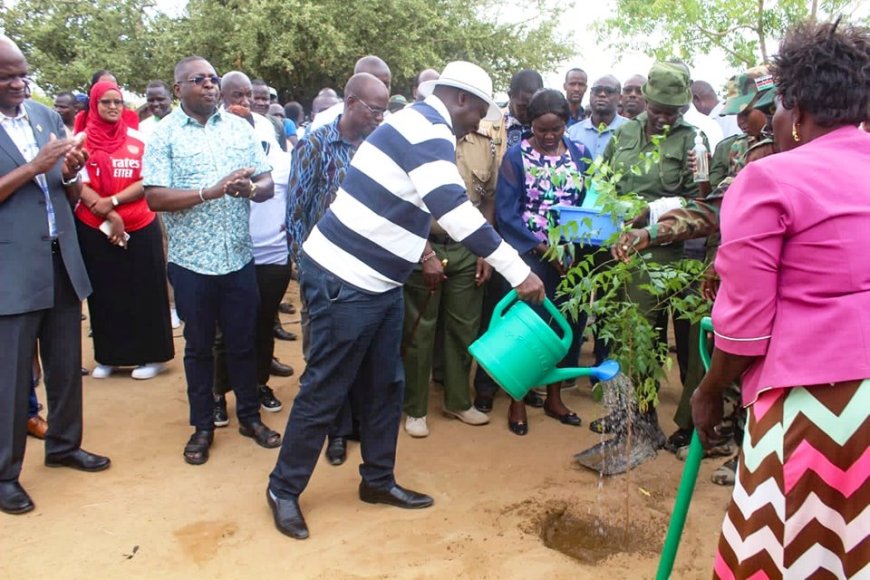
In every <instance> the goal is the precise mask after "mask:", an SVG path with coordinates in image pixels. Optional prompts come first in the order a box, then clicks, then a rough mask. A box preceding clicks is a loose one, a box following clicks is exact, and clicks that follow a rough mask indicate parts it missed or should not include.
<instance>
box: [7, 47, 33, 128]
mask: <svg viewBox="0 0 870 580" xmlns="http://www.w3.org/2000/svg"><path fill="white" fill-rule="evenodd" d="M0 69H2V74H3V76H4V77H6V78H5V79H4V82H3V83H2V84H0V111H2V112H3V113H4V114H5V115H6V116H7V117H14V116H15V115H17V114H18V108H19V107H20V106H21V103H23V102H24V100H25V99H26V98H27V97H28V96H29V95H30V87H29V86H28V84H27V60H26V59H25V58H24V54H23V53H22V52H21V50H20V49H19V48H18V45H17V44H15V43H14V42H13V41H12V39H11V38H9V37H8V36H3V35H0Z"/></svg>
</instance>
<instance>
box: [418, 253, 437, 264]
mask: <svg viewBox="0 0 870 580" xmlns="http://www.w3.org/2000/svg"><path fill="white" fill-rule="evenodd" d="M434 257H435V252H429V253H428V254H423V257H422V258H420V263H421V264H425V263H426V262H427V261H429V260H431V259H432V258H434Z"/></svg>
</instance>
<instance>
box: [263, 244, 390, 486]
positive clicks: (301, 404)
mask: <svg viewBox="0 0 870 580" xmlns="http://www.w3.org/2000/svg"><path fill="white" fill-rule="evenodd" d="M300 265H301V266H302V268H301V269H302V270H303V271H304V272H305V275H304V276H303V277H302V281H301V282H302V293H303V296H304V297H305V302H306V303H307V304H308V315H309V317H310V324H311V350H310V353H309V356H308V364H307V366H306V367H305V372H303V373H302V376H301V377H300V379H299V382H300V387H299V394H298V395H296V400H295V401H294V402H293V408H292V409H291V411H290V417H289V419H288V420H287V429H286V431H285V433H284V441H283V443H282V444H281V453H280V455H279V456H278V463H277V464H276V465H275V469H274V470H273V471H272V474H271V476H270V478H269V480H270V481H269V487H270V489H271V490H272V492H273V493H274V494H275V495H276V496H278V497H284V498H289V497H294V498H295V497H298V496H299V495H300V494H301V493H302V492H303V491H304V490H305V487H306V486H307V485H308V481H309V479H310V478H311V474H312V473H313V472H314V467H315V465H316V464H317V459H318V457H319V455H320V451H321V449H322V448H323V443H324V442H325V440H326V436H327V433H328V432H329V430H330V427H331V426H332V424H333V422H334V421H335V419H336V417H337V416H338V413H339V411H340V410H341V408H342V406H343V405H344V403H345V401H346V400H347V397H348V394H350V395H351V398H352V400H353V402H354V410H355V412H356V413H357V416H358V418H359V424H360V447H361V451H362V459H363V464H362V465H361V466H360V470H359V471H360V475H361V476H362V479H363V481H365V482H366V484H368V485H370V486H373V487H377V488H389V487H391V486H392V485H394V484H395V479H394V475H393V468H394V467H395V463H396V440H397V438H398V436H399V422H400V420H401V416H402V393H403V392H404V386H405V379H404V372H403V370H402V364H401V363H402V361H401V358H400V356H399V349H400V342H401V339H402V318H403V316H404V304H403V301H402V289H401V288H394V289H392V290H389V291H387V292H384V293H382V294H369V293H366V292H362V291H360V290H358V289H356V288H354V287H353V286H350V285H348V284H346V283H345V282H343V281H342V280H341V279H340V278H338V277H337V276H335V275H333V274H331V273H329V272H327V271H325V270H323V269H322V268H321V267H320V266H318V265H317V264H315V263H314V262H312V261H311V260H309V259H307V258H306V257H305V256H302V257H301V258H300Z"/></svg>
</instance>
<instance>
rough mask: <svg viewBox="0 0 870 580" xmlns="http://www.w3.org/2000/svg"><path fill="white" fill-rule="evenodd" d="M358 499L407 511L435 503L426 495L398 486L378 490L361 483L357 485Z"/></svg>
mask: <svg viewBox="0 0 870 580" xmlns="http://www.w3.org/2000/svg"><path fill="white" fill-rule="evenodd" d="M359 498H360V499H361V500H362V501H364V502H366V503H385V504H387V505H393V506H396V507H400V508H404V509H407V510H418V509H422V508H427V507H429V506H431V505H432V504H433V503H435V500H434V499H432V498H431V497H429V496H428V495H426V494H423V493H417V492H416V491H411V490H410V489H405V488H404V487H400V486H399V485H398V484H396V485H393V487H391V488H389V489H379V488H376V487H369V486H368V485H366V483H365V482H362V483H360V484H359Z"/></svg>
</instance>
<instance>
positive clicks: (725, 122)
mask: <svg viewBox="0 0 870 580" xmlns="http://www.w3.org/2000/svg"><path fill="white" fill-rule="evenodd" d="M724 108H725V103H719V104H718V105H716V106H715V107H713V109H712V110H711V111H710V118H711V119H713V120H714V121H716V122H717V123H718V124H719V128H720V129H722V138H723V139H724V138H726V137H730V136H731V135H740V134H741V133H743V131H741V130H740V126H739V125H738V124H737V115H725V116H724V117H722V116H720V115H719V113H721V112H722V109H724Z"/></svg>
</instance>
